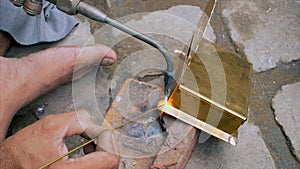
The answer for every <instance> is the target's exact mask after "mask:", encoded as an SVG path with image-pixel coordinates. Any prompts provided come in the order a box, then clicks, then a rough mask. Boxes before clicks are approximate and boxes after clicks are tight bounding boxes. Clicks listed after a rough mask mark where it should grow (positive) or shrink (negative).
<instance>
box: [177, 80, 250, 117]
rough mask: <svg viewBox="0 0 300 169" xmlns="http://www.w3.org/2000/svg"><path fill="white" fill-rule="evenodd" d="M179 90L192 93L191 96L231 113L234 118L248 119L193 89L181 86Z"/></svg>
mask: <svg viewBox="0 0 300 169" xmlns="http://www.w3.org/2000/svg"><path fill="white" fill-rule="evenodd" d="M179 90H184V91H185V92H187V93H190V94H192V95H194V96H196V97H198V98H200V99H202V100H203V101H205V102H207V103H209V104H211V105H213V106H215V107H216V108H218V109H221V110H225V112H227V113H230V114H232V115H234V116H236V117H238V118H240V119H242V120H247V117H245V116H243V115H240V114H238V113H236V112H235V111H233V110H231V109H229V108H227V107H225V106H223V105H221V104H219V103H217V102H215V101H213V100H211V99H209V98H208V97H206V96H204V95H201V94H199V93H197V92H195V91H193V90H191V89H189V88H187V87H185V86H183V85H179Z"/></svg>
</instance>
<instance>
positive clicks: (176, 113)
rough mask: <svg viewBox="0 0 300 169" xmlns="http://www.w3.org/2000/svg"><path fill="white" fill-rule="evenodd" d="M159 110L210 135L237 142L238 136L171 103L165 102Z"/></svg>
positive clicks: (231, 142) (229, 141)
mask: <svg viewBox="0 0 300 169" xmlns="http://www.w3.org/2000/svg"><path fill="white" fill-rule="evenodd" d="M158 109H159V110H161V111H163V112H165V113H166V114H168V115H170V116H173V117H175V118H177V119H179V120H181V121H183V122H185V123H187V124H189V125H192V126H194V127H196V128H198V129H200V130H202V131H204V132H206V133H208V134H210V135H213V136H215V137H217V138H219V139H221V140H223V141H226V142H228V143H230V144H232V145H234V146H236V144H237V139H236V137H234V136H232V135H230V134H228V133H226V132H224V131H222V130H220V129H218V128H216V127H213V126H212V125H209V124H207V123H205V122H203V121H201V120H199V119H197V118H195V117H193V116H191V115H189V114H187V113H185V112H183V111H181V110H178V109H176V108H175V107H173V106H170V105H169V104H164V105H163V106H159V108H158Z"/></svg>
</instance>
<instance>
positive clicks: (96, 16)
mask: <svg viewBox="0 0 300 169" xmlns="http://www.w3.org/2000/svg"><path fill="white" fill-rule="evenodd" d="M76 11H77V12H78V13H80V14H82V15H84V16H87V17H89V18H91V19H93V20H96V21H99V22H103V23H106V24H109V25H111V26H113V27H115V28H117V29H119V30H121V31H123V32H126V33H128V34H129V35H131V36H133V37H135V38H137V39H139V40H141V41H143V42H145V43H147V44H149V45H151V46H153V47H155V48H156V49H158V50H159V51H160V52H161V53H162V55H163V56H164V57H165V60H166V62H167V70H166V72H165V73H164V82H165V97H167V98H168V97H169V96H170V93H171V88H172V85H173V82H174V79H173V77H174V68H173V59H172V56H171V55H170V53H169V52H168V50H167V49H166V48H165V47H164V46H162V45H160V44H159V43H157V42H156V41H155V40H153V39H151V38H149V37H147V36H145V35H143V34H141V33H139V32H137V31H135V30H133V29H131V28H129V27H127V26H125V25H123V24H121V23H120V22H118V21H116V20H113V19H111V18H109V17H108V16H107V15H106V14H104V13H103V12H101V11H100V10H98V9H97V8H94V7H92V6H91V5H89V4H87V3H85V2H80V3H79V4H78V6H77V9H76Z"/></svg>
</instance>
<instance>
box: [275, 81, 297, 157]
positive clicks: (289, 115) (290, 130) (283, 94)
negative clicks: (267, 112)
mask: <svg viewBox="0 0 300 169" xmlns="http://www.w3.org/2000/svg"><path fill="white" fill-rule="evenodd" d="M299 103H300V82H297V83H294V84H290V85H286V86H283V87H282V89H281V90H280V91H279V92H278V93H277V94H276V96H275V97H274V98H273V104H272V106H273V109H274V113H275V119H276V121H277V122H278V123H279V124H280V125H281V126H282V128H283V131H284V133H285V135H286V136H287V137H288V139H289V141H290V142H291V144H292V147H291V149H292V151H293V153H294V154H295V155H296V156H297V158H298V160H300V104H299Z"/></svg>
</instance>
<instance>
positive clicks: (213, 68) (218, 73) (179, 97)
mask: <svg viewBox="0 0 300 169" xmlns="http://www.w3.org/2000/svg"><path fill="white" fill-rule="evenodd" d="M189 58H190V59H189V60H186V65H184V66H182V67H183V73H182V75H181V77H180V80H179V84H178V85H177V86H176V87H175V89H174V91H173V93H172V95H171V97H170V99H169V101H171V102H172V104H173V106H174V107H175V108H177V109H179V110H180V111H182V112H185V113H187V114H189V115H191V116H192V117H195V120H200V121H201V122H204V123H206V124H207V125H210V126H213V127H215V129H216V130H220V131H223V132H225V133H227V134H229V135H232V136H236V135H237V130H238V128H239V127H240V125H242V124H243V123H244V122H245V121H246V119H247V115H248V106H249V97H250V89H251V81H252V65H251V64H250V63H249V62H247V61H246V60H244V59H242V58H239V57H238V56H236V55H234V54H231V53H228V52H226V51H224V50H222V49H220V48H219V47H217V46H215V45H214V44H212V43H210V42H208V41H207V40H204V39H202V40H201V41H200V43H199V44H198V46H197V50H196V51H195V52H191V53H190V56H189ZM179 71H180V70H179ZM182 120H183V119H182ZM195 127H197V126H195ZM210 131H212V130H208V131H206V132H208V133H209V134H211V135H214V136H216V137H218V138H220V137H219V135H218V134H216V133H214V132H210ZM221 139H222V138H221ZM223 140H225V141H226V140H227V141H228V142H229V140H228V137H226V138H224V139H223Z"/></svg>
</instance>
